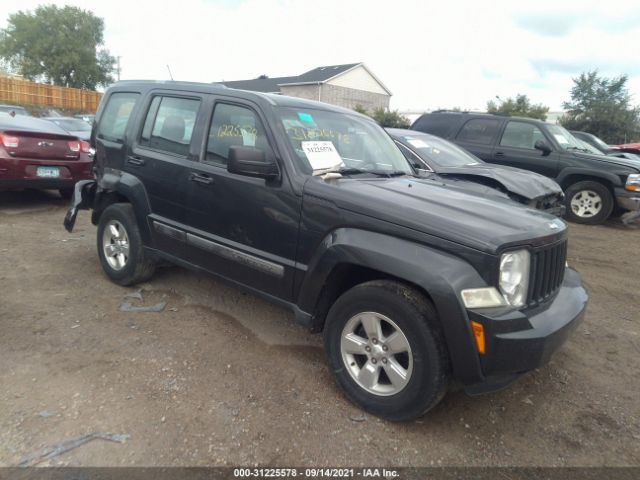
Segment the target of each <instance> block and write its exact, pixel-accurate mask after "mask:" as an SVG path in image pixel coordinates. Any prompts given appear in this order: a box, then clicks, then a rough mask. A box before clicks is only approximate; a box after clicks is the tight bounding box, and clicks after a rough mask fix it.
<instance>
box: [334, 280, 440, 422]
mask: <svg viewBox="0 0 640 480" xmlns="http://www.w3.org/2000/svg"><path fill="white" fill-rule="evenodd" d="M376 319H377V320H376ZM376 322H377V323H376ZM365 323H366V324H367V325H368V329H369V331H370V332H372V330H371V328H372V326H373V328H374V330H373V331H375V327H377V325H380V326H381V328H382V329H381V330H378V336H379V337H380V338H379V339H378V338H376V337H375V334H374V335H368V334H367V333H366V331H365V330H364V327H365ZM398 333H400V334H401V336H398V335H397V334H398ZM346 336H348V337H349V339H352V340H355V341H349V340H348V339H347V338H346ZM356 337H359V339H358V338H356ZM406 345H408V347H409V348H405V347H406ZM324 347H325V351H326V355H327V359H328V363H329V367H330V369H331V371H332V372H333V374H334V376H335V378H336V381H337V382H338V384H339V385H340V387H342V389H343V391H344V393H345V394H346V396H347V397H348V398H349V399H350V400H351V401H352V402H354V403H355V404H357V405H358V406H360V407H361V408H362V409H364V410H366V411H367V412H369V413H371V414H373V415H376V416H379V417H382V418H386V419H388V420H393V421H404V420H410V419H413V418H417V417H420V416H422V415H424V414H425V413H426V412H427V411H429V410H430V409H431V408H433V407H434V406H435V405H437V404H438V403H439V402H440V400H441V399H442V397H443V396H444V394H445V393H446V390H447V387H448V383H449V377H450V374H449V371H450V367H449V356H448V352H447V349H446V347H445V343H444V339H443V336H442V333H441V331H440V328H439V323H438V317H437V314H436V312H435V309H434V307H433V305H432V304H431V302H429V301H428V300H427V299H426V298H425V297H424V296H423V295H422V294H421V293H419V292H418V291H416V290H414V289H413V288H410V287H408V286H406V285H403V284H401V283H398V282H394V281H387V280H376V281H372V282H367V283H363V284H361V285H357V286H355V287H353V288H352V289H350V290H348V291H347V292H346V293H344V294H343V295H342V296H341V297H340V298H338V300H337V301H336V302H335V303H334V304H333V306H332V307H331V309H330V310H329V313H328V315H327V321H326V324H325V328H324ZM385 348H386V349H387V350H386V351H385V350H384V349H385ZM367 349H369V351H368V352H367V351H366V350H367ZM350 350H351V351H353V352H359V353H355V354H352V353H350V352H349V351H350ZM394 350H395V351H396V352H400V353H391V352H393V351H394ZM374 360H375V362H374ZM383 362H384V364H383ZM374 363H375V364H374ZM398 366H400V367H402V370H400V371H404V373H405V374H406V380H404V381H403V380H402V378H401V376H399V375H397V374H395V375H394V374H393V372H394V371H398ZM374 369H377V376H376V374H375V373H372V371H373V370H374ZM382 372H384V373H382ZM387 372H389V374H387ZM392 377H393V379H394V381H392ZM358 378H362V381H360V380H358ZM376 378H377V380H376ZM374 382H375V384H374ZM363 384H364V385H368V386H369V387H365V386H363Z"/></svg>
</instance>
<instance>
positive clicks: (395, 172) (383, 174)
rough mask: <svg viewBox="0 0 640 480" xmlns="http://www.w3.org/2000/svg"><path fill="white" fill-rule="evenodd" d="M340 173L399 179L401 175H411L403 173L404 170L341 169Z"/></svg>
mask: <svg viewBox="0 0 640 480" xmlns="http://www.w3.org/2000/svg"><path fill="white" fill-rule="evenodd" d="M336 171H337V172H338V173H340V174H342V175H360V174H363V173H370V174H371V175H376V176H378V177H389V178H391V177H399V176H401V175H409V174H408V173H407V172H403V171H402V170H389V171H387V170H363V169H361V168H341V169H340V170H336Z"/></svg>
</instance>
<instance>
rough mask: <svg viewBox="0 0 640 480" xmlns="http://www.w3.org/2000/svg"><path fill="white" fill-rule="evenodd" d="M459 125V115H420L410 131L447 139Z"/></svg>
mask: <svg viewBox="0 0 640 480" xmlns="http://www.w3.org/2000/svg"><path fill="white" fill-rule="evenodd" d="M459 124H460V115H455V114H454V115H447V114H433V113H428V114H426V115H422V116H421V117H420V118H418V120H416V122H415V123H414V124H413V125H412V126H411V130H417V131H419V132H424V133H430V134H431V135H435V136H437V137H441V138H449V137H450V136H451V135H452V134H453V132H454V129H455V127H456V126H458V125H459Z"/></svg>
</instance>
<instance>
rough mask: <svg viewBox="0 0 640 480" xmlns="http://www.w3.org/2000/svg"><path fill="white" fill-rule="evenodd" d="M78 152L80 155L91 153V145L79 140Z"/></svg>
mask: <svg viewBox="0 0 640 480" xmlns="http://www.w3.org/2000/svg"><path fill="white" fill-rule="evenodd" d="M80 151H81V152H82V153H91V145H89V142H85V141H84V140H80Z"/></svg>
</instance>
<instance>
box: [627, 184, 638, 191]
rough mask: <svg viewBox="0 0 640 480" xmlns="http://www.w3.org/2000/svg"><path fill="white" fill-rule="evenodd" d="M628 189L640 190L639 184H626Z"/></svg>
mask: <svg viewBox="0 0 640 480" xmlns="http://www.w3.org/2000/svg"><path fill="white" fill-rule="evenodd" d="M624 188H626V189H627V190H631V191H632V192H635V191H636V190H638V185H625V187H624Z"/></svg>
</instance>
